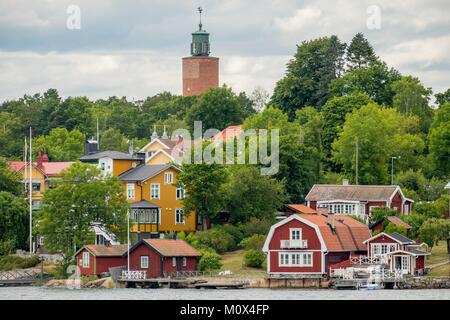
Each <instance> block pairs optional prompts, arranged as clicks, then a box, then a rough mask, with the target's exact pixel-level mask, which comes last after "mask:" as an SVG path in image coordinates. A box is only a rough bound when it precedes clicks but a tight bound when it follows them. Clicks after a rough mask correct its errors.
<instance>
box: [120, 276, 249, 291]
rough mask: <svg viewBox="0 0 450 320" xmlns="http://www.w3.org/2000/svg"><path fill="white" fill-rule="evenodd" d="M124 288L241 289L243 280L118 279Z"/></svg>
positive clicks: (243, 285)
mask: <svg viewBox="0 0 450 320" xmlns="http://www.w3.org/2000/svg"><path fill="white" fill-rule="evenodd" d="M117 281H118V282H121V283H124V284H125V287H126V288H146V289H157V288H172V289H181V288H195V289H243V288H244V287H245V285H246V283H244V282H239V283H235V282H208V281H206V280H194V279H179V278H178V279H177V278H146V279H124V278H121V279H118V280H117Z"/></svg>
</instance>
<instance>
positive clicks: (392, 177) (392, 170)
mask: <svg viewBox="0 0 450 320" xmlns="http://www.w3.org/2000/svg"><path fill="white" fill-rule="evenodd" d="M396 159H400V156H398V157H391V185H392V186H393V185H394V160H396Z"/></svg>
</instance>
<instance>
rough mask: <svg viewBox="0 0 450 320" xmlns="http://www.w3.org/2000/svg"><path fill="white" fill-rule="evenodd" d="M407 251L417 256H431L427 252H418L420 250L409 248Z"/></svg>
mask: <svg viewBox="0 0 450 320" xmlns="http://www.w3.org/2000/svg"><path fill="white" fill-rule="evenodd" d="M407 251H408V252H411V253H414V254H415V255H417V256H427V255H429V254H430V253H429V252H425V251H422V250H418V249H411V248H408V249H407Z"/></svg>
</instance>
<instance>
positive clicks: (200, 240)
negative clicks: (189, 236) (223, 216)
mask: <svg viewBox="0 0 450 320" xmlns="http://www.w3.org/2000/svg"><path fill="white" fill-rule="evenodd" d="M193 243H195V244H196V247H197V248H199V249H201V248H212V249H214V250H215V251H217V252H219V253H222V252H226V251H230V250H233V249H235V248H236V242H235V241H234V238H233V236H231V235H230V234H228V233H227V232H225V230H223V228H212V229H210V230H208V231H198V232H196V233H195V240H194V241H193ZM193 245H194V244H193ZM194 247H195V245H194Z"/></svg>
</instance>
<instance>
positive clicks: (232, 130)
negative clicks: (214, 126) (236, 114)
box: [211, 125, 242, 141]
mask: <svg viewBox="0 0 450 320" xmlns="http://www.w3.org/2000/svg"><path fill="white" fill-rule="evenodd" d="M241 133H242V125H237V126H228V127H226V128H225V129H223V130H222V131H221V132H219V133H218V134H216V135H215V136H213V137H212V138H211V140H212V141H218V140H222V141H226V140H228V139H234V138H239V136H240V135H241Z"/></svg>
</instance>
